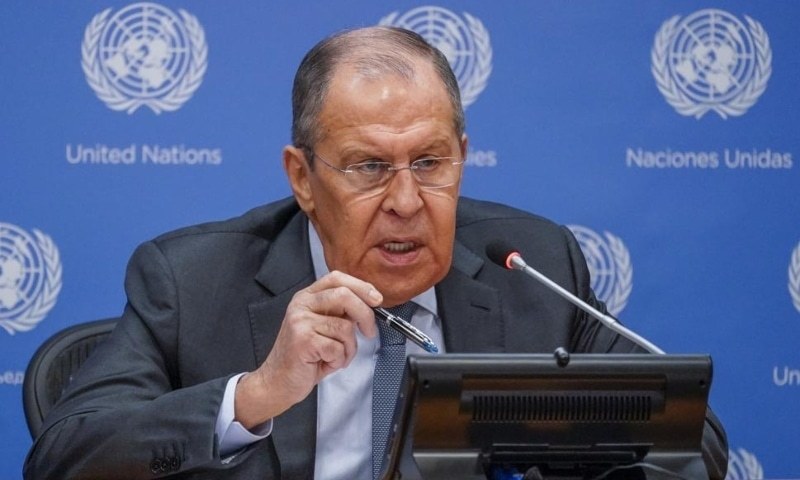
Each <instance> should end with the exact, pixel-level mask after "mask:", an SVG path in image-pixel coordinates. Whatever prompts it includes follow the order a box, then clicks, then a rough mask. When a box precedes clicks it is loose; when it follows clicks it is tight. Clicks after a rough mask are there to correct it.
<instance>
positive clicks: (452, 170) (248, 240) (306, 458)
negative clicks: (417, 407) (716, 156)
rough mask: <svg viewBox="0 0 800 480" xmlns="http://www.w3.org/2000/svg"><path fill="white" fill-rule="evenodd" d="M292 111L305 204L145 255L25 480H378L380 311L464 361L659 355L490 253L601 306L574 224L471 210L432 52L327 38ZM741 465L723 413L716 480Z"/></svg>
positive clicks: (448, 75)
mask: <svg viewBox="0 0 800 480" xmlns="http://www.w3.org/2000/svg"><path fill="white" fill-rule="evenodd" d="M292 106H293V115H294V118H293V129H292V136H293V138H292V140H293V144H292V145H291V146H287V147H286V148H285V149H284V152H283V164H284V167H285V170H286V173H287V176H288V179H289V182H290V184H291V187H292V191H293V192H294V196H293V198H291V199H286V200H283V201H279V202H276V203H273V204H270V205H266V206H263V207H260V208H256V209H254V210H252V211H250V212H248V213H246V214H245V215H243V216H241V217H239V218H235V219H231V220H227V221H224V222H218V223H211V224H205V225H200V226H196V227H191V228H187V229H182V230H179V231H176V232H173V233H170V234H167V235H164V236H161V237H159V238H157V239H155V240H153V241H151V242H147V243H145V244H143V245H142V246H140V247H139V248H138V249H137V251H136V252H135V254H134V256H133V258H132V260H131V262H130V265H129V268H128V273H127V279H126V291H127V295H128V304H127V306H126V308H125V312H124V314H123V316H122V319H121V321H120V322H119V324H118V326H117V328H116V330H115V331H114V333H113V334H112V335H111V337H110V339H109V340H108V341H107V342H106V343H105V344H103V345H102V346H101V347H99V348H98V350H97V351H96V353H95V354H94V355H93V357H92V358H91V360H90V363H88V364H87V365H86V366H85V368H84V369H83V370H81V372H80V374H79V376H78V377H77V378H76V379H75V381H74V383H73V384H72V386H71V388H70V389H69V391H68V392H67V393H66V394H65V396H64V397H63V399H62V400H61V402H60V403H59V405H58V406H57V408H56V409H55V410H54V412H53V414H52V415H51V416H50V417H49V418H48V419H47V420H46V424H45V426H44V434H43V435H42V436H41V437H40V438H39V439H37V441H36V443H35V444H34V446H33V448H32V450H31V453H30V455H29V458H28V460H27V462H26V468H25V475H26V478H31V479H33V478H36V479H41V478H61V477H63V478H77V477H80V478H102V479H110V478H148V477H152V476H159V475H175V476H176V477H180V478H242V479H255V478H262V479H264V478H309V479H310V478H317V479H371V478H374V476H375V475H376V474H377V472H379V471H380V467H381V462H382V459H383V458H384V457H385V455H384V453H385V451H384V448H385V447H384V445H385V443H386V438H385V437H386V433H385V432H386V429H385V419H382V418H381V417H380V415H377V416H375V417H373V408H375V409H378V407H381V405H379V404H381V403H382V402H385V399H379V397H378V391H379V390H384V387H385V385H384V382H388V383H395V384H396V383H397V382H396V379H395V380H386V378H387V377H383V376H379V375H378V373H376V370H378V371H382V369H383V367H382V366H381V361H382V360H381V358H382V357H381V355H382V354H383V352H384V350H386V349H388V348H389V347H388V346H387V345H388V340H386V339H387V338H388V334H386V336H385V335H384V332H383V331H381V333H380V334H379V330H380V329H381V328H380V327H381V325H382V322H376V320H375V316H374V311H373V308H374V307H378V306H383V307H395V306H398V305H400V306H402V307H403V308H405V309H406V310H405V316H406V317H407V318H408V319H409V320H411V321H412V323H413V324H414V325H416V326H417V327H418V328H420V329H421V330H423V331H424V332H426V333H427V334H428V335H429V336H431V337H432V338H433V339H434V341H435V342H436V343H438V344H439V346H440V347H441V348H442V349H444V350H446V351H448V352H552V351H553V350H554V349H555V348H557V347H559V346H566V347H568V348H570V349H571V350H572V351H576V352H638V351H641V349H640V348H639V347H637V346H636V345H634V344H632V343H631V342H630V341H628V340H626V339H624V338H621V337H618V336H617V335H616V334H614V333H613V332H611V331H609V330H607V329H606V328H604V327H603V326H602V325H601V324H599V323H598V322H596V321H595V320H593V319H591V318H589V317H587V316H586V315H584V314H583V313H581V312H579V311H577V310H576V309H574V308H573V307H571V306H570V305H569V304H567V303H566V302H564V301H562V300H561V299H559V298H558V297H556V296H554V295H553V294H552V293H550V292H548V291H546V290H545V289H543V288H542V287H540V286H538V285H535V284H534V283H532V282H531V283H524V282H523V283H519V282H516V283H515V282H513V281H512V280H511V278H510V276H509V275H508V273H507V272H504V271H503V270H502V269H501V268H500V267H498V266H496V265H494V264H491V263H489V262H487V259H486V257H485V255H484V251H485V247H486V244H487V243H489V242H490V241H492V240H494V239H496V238H503V239H505V240H509V241H511V242H513V243H515V244H517V245H520V246H521V248H522V252H523V254H524V255H525V257H526V258H527V259H529V261H530V262H531V263H532V264H533V265H534V266H535V267H537V268H538V269H540V270H541V271H543V272H544V273H545V274H547V275H548V276H550V277H551V278H553V279H554V280H555V281H557V282H558V283H560V284H561V285H563V286H564V287H566V288H568V289H570V290H571V291H573V292H575V293H576V294H577V295H579V296H580V297H582V298H584V299H586V300H587V301H590V302H592V303H593V304H595V305H598V306H600V308H602V304H600V303H599V302H597V301H596V300H595V299H594V296H593V294H592V292H591V291H590V288H589V275H588V271H587V268H586V264H585V261H584V259H583V257H582V256H581V253H580V249H579V247H578V245H577V243H576V241H575V239H574V238H573V237H572V235H571V234H570V233H569V231H568V230H567V229H565V228H563V227H559V226H557V225H555V224H552V223H551V222H548V221H546V220H544V219H542V218H540V217H537V216H533V215H530V214H527V213H525V212H521V211H518V210H514V209H511V208H508V207H504V206H501V205H496V204H490V203H486V202H478V201H475V200H469V199H466V198H459V186H460V183H461V175H462V173H463V162H464V158H465V156H466V152H467V137H466V135H465V134H464V116H463V111H462V108H461V101H460V97H459V91H458V86H457V84H456V80H455V78H454V76H453V73H452V71H451V70H450V68H449V66H448V63H447V60H446V59H445V58H444V56H443V55H442V54H441V53H440V52H438V51H437V50H436V49H434V48H432V47H431V46H429V45H428V44H427V43H425V41H424V40H423V39H422V38H421V37H419V36H418V35H416V34H414V33H412V32H409V31H405V30H401V29H394V28H383V27H376V28H366V29H360V30H354V31H348V32H344V33H341V34H338V35H335V36H333V37H331V38H328V39H326V40H324V41H323V42H321V43H320V44H318V45H317V46H315V47H314V48H313V49H312V50H311V51H310V52H309V53H308V54H307V55H306V57H305V58H304V59H303V61H302V63H301V65H300V67H299V69H298V72H297V75H296V77H295V84H294V90H293V99H292ZM383 342H387V345H383V346H382V343H383ZM400 345H401V347H400V348H401V355H404V354H408V353H421V352H422V351H421V350H420V349H419V348H418V347H417V346H416V345H413V344H410V343H409V344H407V345H403V344H402V341H401V342H400ZM402 348H405V351H404V352H403V351H402ZM376 364H377V365H378V366H377V367H376ZM384 373H385V372H384ZM394 375H395V376H396V375H398V374H397V373H395V374H394ZM373 390H374V391H375V392H374V393H375V395H376V396H375V397H374V400H373ZM373 404H374V405H373ZM389 407H391V405H390V406H389ZM382 408H383V409H384V411H385V410H386V405H382ZM390 409H391V408H390ZM373 418H374V419H375V420H374V422H373ZM373 423H375V424H378V423H381V424H383V425H384V428H383V430H380V429H377V428H375V429H374V430H373V428H372V427H375V425H373ZM726 452H727V448H726V444H725V439H724V432H723V431H722V428H721V426H720V425H719V424H718V423H717V422H716V420H715V419H714V418H713V415H710V416H709V419H708V421H707V426H706V435H705V439H704V453H705V454H704V457H705V461H706V464H707V466H708V469H709V472H710V474H711V476H712V477H714V478H722V477H724V474H725V468H726Z"/></svg>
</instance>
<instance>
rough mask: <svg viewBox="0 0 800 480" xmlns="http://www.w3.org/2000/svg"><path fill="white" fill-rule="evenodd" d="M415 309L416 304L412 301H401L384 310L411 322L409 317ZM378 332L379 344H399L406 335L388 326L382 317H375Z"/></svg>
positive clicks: (403, 341) (404, 339) (403, 340)
mask: <svg viewBox="0 0 800 480" xmlns="http://www.w3.org/2000/svg"><path fill="white" fill-rule="evenodd" d="M416 309H417V304H416V303H414V302H406V303H401V304H400V305H396V306H394V307H392V308H387V309H386V310H387V311H388V312H389V313H391V314H392V315H396V316H398V317H400V318H402V319H403V320H405V321H407V322H409V323H410V322H411V317H412V316H414V311H415V310H416ZM376 320H377V322H376V323H377V324H378V333H379V334H380V336H381V345H399V344H402V343H405V341H406V337H404V336H403V334H402V333H400V332H398V331H397V330H395V329H394V328H392V327H390V326H389V325H388V324H387V323H386V322H384V321H383V320H382V319H380V318H377V317H376Z"/></svg>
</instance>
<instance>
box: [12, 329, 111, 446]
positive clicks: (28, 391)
mask: <svg viewBox="0 0 800 480" xmlns="http://www.w3.org/2000/svg"><path fill="white" fill-rule="evenodd" d="M117 320H118V319H116V318H108V319H103V320H95V321H92V322H86V323H80V324H78V325H73V326H71V327H67V328H65V329H64V330H61V331H59V332H57V333H55V334H54V335H53V336H51V337H50V338H48V339H47V341H45V342H44V343H43V344H42V345H41V346H40V347H39V348H38V349H37V350H36V353H34V354H33V357H32V358H31V361H30V362H29V363H28V368H27V369H26V370H25V380H23V384H22V404H23V408H24V410H25V421H26V422H27V423H28V430H29V431H30V433H31V437H33V438H34V439H35V438H36V436H37V435H38V434H39V431H40V430H41V428H42V422H43V420H44V417H45V416H46V415H47V413H48V412H49V411H50V409H51V408H52V407H53V405H54V404H55V403H56V402H57V401H58V399H59V398H61V395H62V394H63V393H64V390H65V389H66V388H67V385H69V384H70V382H71V381H72V379H73V377H74V376H75V373H76V372H77V371H78V369H79V368H81V365H83V363H84V362H85V361H86V359H87V358H88V357H89V355H90V354H91V353H92V351H93V350H94V348H95V347H96V346H97V344H98V343H100V342H101V341H102V340H103V339H105V338H106V337H107V336H108V334H110V333H111V331H112V330H113V329H114V326H115V325H116V324H117Z"/></svg>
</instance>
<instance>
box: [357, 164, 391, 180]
mask: <svg viewBox="0 0 800 480" xmlns="http://www.w3.org/2000/svg"><path fill="white" fill-rule="evenodd" d="M389 166H390V164H388V163H386V162H361V163H355V164H353V165H350V166H349V167H347V171H348V172H355V173H357V174H359V175H367V176H370V177H377V176H380V175H382V174H384V173H386V172H387V171H388V170H389Z"/></svg>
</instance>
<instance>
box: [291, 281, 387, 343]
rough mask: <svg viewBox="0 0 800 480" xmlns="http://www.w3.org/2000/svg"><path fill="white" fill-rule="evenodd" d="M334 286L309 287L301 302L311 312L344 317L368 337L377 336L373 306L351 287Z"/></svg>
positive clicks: (315, 285)
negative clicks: (322, 287) (325, 287)
mask: <svg viewBox="0 0 800 480" xmlns="http://www.w3.org/2000/svg"><path fill="white" fill-rule="evenodd" d="M350 278H352V277H350ZM333 285H335V284H333ZM333 285H332V286H330V287H329V288H327V289H320V288H319V285H317V284H314V285H312V286H313V287H314V288H313V289H312V288H311V287H309V289H307V290H306V291H305V292H304V293H303V295H302V299H301V300H300V301H301V302H302V303H303V304H304V305H305V307H306V308H307V309H308V310H310V311H311V312H314V313H318V314H322V315H330V316H337V317H343V318H347V319H349V320H351V321H353V322H355V323H356V324H357V325H358V328H359V330H361V332H362V333H363V334H364V335H366V336H367V337H370V338H372V337H374V336H375V335H377V333H378V331H377V328H376V326H375V314H374V312H373V311H372V308H371V305H370V304H368V303H365V302H364V300H363V299H362V298H361V297H359V296H358V295H357V294H356V292H354V291H353V290H352V289H351V288H350V287H347V286H341V285H339V286H333Z"/></svg>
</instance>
